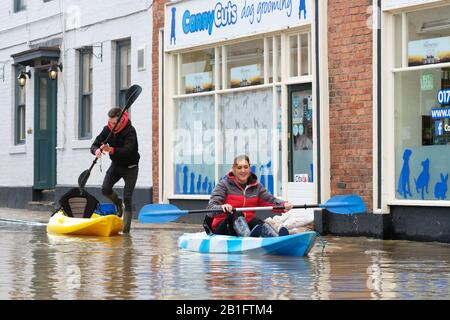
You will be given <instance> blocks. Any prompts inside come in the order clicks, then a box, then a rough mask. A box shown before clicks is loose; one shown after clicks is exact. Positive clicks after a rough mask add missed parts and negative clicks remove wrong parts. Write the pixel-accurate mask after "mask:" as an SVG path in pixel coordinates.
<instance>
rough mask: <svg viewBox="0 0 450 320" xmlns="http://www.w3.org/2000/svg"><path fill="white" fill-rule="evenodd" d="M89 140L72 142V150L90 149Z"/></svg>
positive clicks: (90, 143)
mask: <svg viewBox="0 0 450 320" xmlns="http://www.w3.org/2000/svg"><path fill="white" fill-rule="evenodd" d="M91 146H92V141H91V140H72V150H81V149H90V148H91Z"/></svg>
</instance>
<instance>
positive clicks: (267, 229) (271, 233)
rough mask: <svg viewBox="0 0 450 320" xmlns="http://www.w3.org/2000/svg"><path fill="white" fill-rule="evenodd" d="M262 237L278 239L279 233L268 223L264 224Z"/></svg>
mask: <svg viewBox="0 0 450 320" xmlns="http://www.w3.org/2000/svg"><path fill="white" fill-rule="evenodd" d="M261 237H263V238H270V237H278V232H276V231H275V229H274V228H272V226H271V225H270V224H268V223H264V224H263V225H262V231H261Z"/></svg>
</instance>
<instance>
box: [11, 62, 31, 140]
mask: <svg viewBox="0 0 450 320" xmlns="http://www.w3.org/2000/svg"><path fill="white" fill-rule="evenodd" d="M21 71H24V72H25V68H24V67H22V66H17V67H16V79H17V77H18V76H19V74H20V72H21ZM27 81H29V78H28V77H27ZM15 86H16V102H15V105H16V109H15V110H16V111H15V138H14V143H15V144H23V143H25V105H26V100H25V96H26V85H25V86H23V87H21V86H19V83H18V82H17V81H15Z"/></svg>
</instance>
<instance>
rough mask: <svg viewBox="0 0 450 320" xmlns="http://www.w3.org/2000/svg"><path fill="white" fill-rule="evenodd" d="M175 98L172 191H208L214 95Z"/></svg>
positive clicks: (212, 155) (212, 180) (212, 157)
mask: <svg viewBox="0 0 450 320" xmlns="http://www.w3.org/2000/svg"><path fill="white" fill-rule="evenodd" d="M175 102H176V105H175V124H174V129H175V130H174V134H173V139H174V140H173V148H174V151H173V152H174V192H175V194H191V195H193V194H206V195H209V194H211V192H212V190H213V189H214V186H215V184H216V181H215V136H214V134H215V132H214V96H213V95H211V96H202V97H189V98H183V99H177V100H175Z"/></svg>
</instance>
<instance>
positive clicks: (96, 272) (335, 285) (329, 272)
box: [0, 221, 450, 300]
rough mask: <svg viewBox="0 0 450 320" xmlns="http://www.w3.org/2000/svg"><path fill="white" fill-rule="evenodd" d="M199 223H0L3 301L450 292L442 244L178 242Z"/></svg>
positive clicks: (449, 295)
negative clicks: (209, 249)
mask: <svg viewBox="0 0 450 320" xmlns="http://www.w3.org/2000/svg"><path fill="white" fill-rule="evenodd" d="M200 228H201V227H199V226H192V225H183V224H164V225H163V224H160V225H154V226H152V227H151V228H148V227H146V228H142V227H141V228H139V225H137V227H136V228H133V229H132V232H131V234H130V235H128V236H116V237H111V238H96V237H73V236H72V237H69V236H57V235H48V234H47V233H46V226H45V224H43V223H28V224H27V223H11V222H5V221H0V299H182V300H189V299H200V300H202V299H203V300H205V299H289V300H293V299H296V300H300V299H450V290H449V282H450V250H449V249H450V246H449V245H448V244H441V243H419V242H410V241H382V240H373V239H367V238H339V237H332V236H328V237H323V241H325V242H326V245H325V249H324V250H323V247H322V242H321V240H320V239H318V241H317V242H316V244H315V247H314V248H313V250H312V252H311V253H310V255H309V256H308V257H303V258H300V257H297V258H294V257H280V256H258V257H254V256H242V255H219V254H199V253H193V252H187V251H182V250H179V249H178V248H177V239H178V237H179V236H180V235H181V234H183V233H185V232H194V231H199V230H200Z"/></svg>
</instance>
